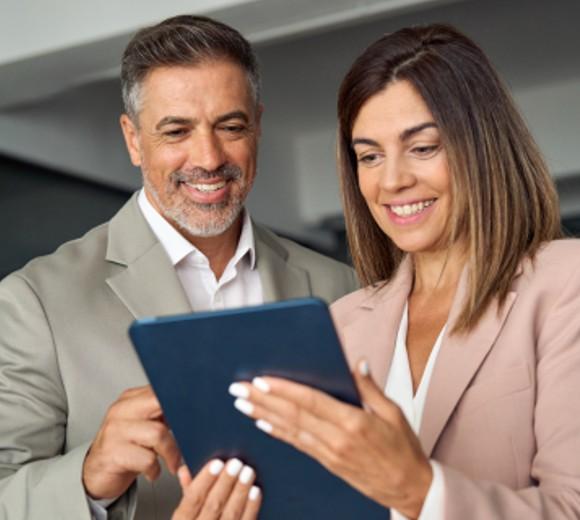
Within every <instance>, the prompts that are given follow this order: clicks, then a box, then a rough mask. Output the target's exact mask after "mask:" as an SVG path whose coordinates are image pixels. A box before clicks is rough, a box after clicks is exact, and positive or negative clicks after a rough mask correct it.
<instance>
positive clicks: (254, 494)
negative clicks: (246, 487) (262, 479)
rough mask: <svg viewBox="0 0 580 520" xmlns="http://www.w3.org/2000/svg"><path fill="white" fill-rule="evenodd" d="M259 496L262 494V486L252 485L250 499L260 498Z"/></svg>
mask: <svg viewBox="0 0 580 520" xmlns="http://www.w3.org/2000/svg"><path fill="white" fill-rule="evenodd" d="M259 496H260V488H259V487H258V486H252V488H251V489H250V493H249V497H248V498H249V499H250V500H258V497H259Z"/></svg>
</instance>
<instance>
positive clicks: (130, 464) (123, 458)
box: [108, 443, 161, 481]
mask: <svg viewBox="0 0 580 520" xmlns="http://www.w3.org/2000/svg"><path fill="white" fill-rule="evenodd" d="M108 457H109V458H110V460H111V462H113V464H114V467H115V468H117V469H116V470H115V472H116V473H119V469H121V470H122V471H123V472H129V473H134V474H135V475H138V474H141V473H143V474H144V475H145V476H146V477H147V479H148V480H150V481H153V480H155V479H156V478H157V477H158V476H159V474H160V472H161V467H160V466H159V462H158V460H157V456H156V455H155V452H153V451H152V450H150V449H147V448H144V447H142V446H138V445H137V444H131V443H127V444H123V445H120V446H119V447H118V449H116V450H115V451H114V452H112V453H110V454H109V455H108Z"/></svg>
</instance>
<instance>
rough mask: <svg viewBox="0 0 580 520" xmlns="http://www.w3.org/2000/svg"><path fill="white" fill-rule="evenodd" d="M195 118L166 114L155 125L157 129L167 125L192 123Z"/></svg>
mask: <svg viewBox="0 0 580 520" xmlns="http://www.w3.org/2000/svg"><path fill="white" fill-rule="evenodd" d="M192 124H193V120H192V119H189V118H187V117H177V116H165V117H164V118H163V119H161V121H159V123H157V124H156V125H155V130H161V128H163V127H164V126H167V125H192Z"/></svg>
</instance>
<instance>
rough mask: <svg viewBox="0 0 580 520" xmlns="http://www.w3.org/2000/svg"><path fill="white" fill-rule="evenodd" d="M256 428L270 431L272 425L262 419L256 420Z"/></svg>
mask: <svg viewBox="0 0 580 520" xmlns="http://www.w3.org/2000/svg"><path fill="white" fill-rule="evenodd" d="M256 428H258V429H259V430H262V431H263V432H266V433H272V425H271V424H270V423H269V422H268V421H264V419H258V420H257V421H256Z"/></svg>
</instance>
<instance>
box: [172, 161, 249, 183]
mask: <svg viewBox="0 0 580 520" xmlns="http://www.w3.org/2000/svg"><path fill="white" fill-rule="evenodd" d="M241 176H242V170H241V169H240V167H239V166H236V165H235V164H224V165H222V166H220V167H219V168H217V169H215V170H211V171H210V170H206V169H205V168H193V169H192V170H189V171H183V170H177V171H174V172H173V173H172V174H171V175H170V179H171V180H172V181H173V182H175V183H178V182H190V183H196V182H198V181H208V180H213V179H221V180H224V181H233V180H237V179H239V178H240V177H241Z"/></svg>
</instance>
